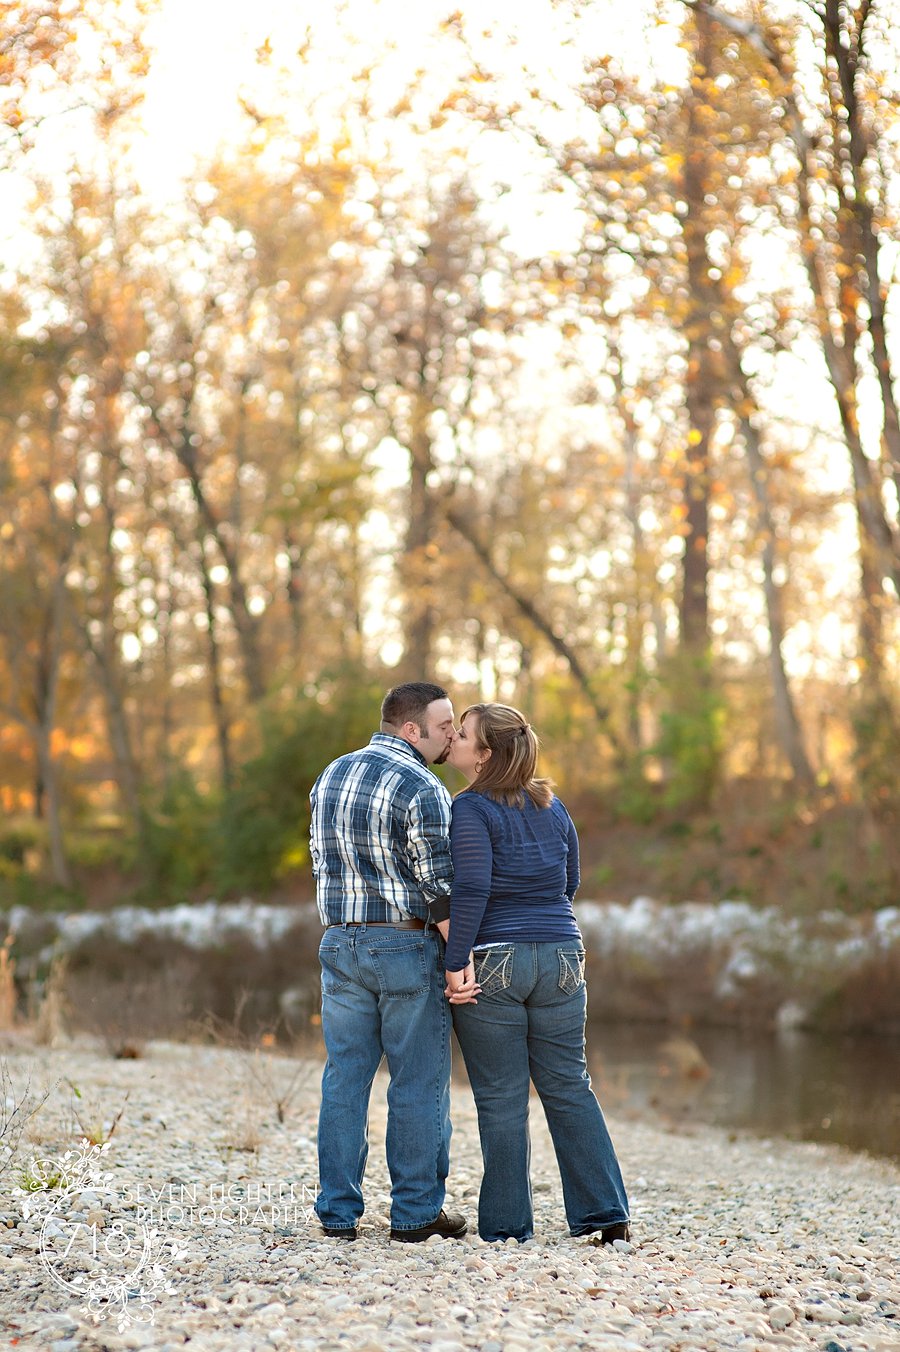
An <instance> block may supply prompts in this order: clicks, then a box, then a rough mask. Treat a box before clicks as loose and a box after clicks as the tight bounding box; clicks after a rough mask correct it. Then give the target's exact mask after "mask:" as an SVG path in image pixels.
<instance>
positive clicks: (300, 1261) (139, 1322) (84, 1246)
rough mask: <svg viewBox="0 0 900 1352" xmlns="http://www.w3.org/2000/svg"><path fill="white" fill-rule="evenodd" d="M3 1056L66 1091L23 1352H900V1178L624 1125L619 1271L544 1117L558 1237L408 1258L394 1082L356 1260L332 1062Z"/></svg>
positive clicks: (33, 1203)
mask: <svg viewBox="0 0 900 1352" xmlns="http://www.w3.org/2000/svg"><path fill="white" fill-rule="evenodd" d="M0 1055H2V1056H3V1057H4V1058H5V1059H6V1061H7V1064H8V1066H9V1069H10V1072H11V1075H12V1082H13V1087H14V1090H15V1093H16V1094H19V1095H20V1094H21V1091H22V1087H23V1085H24V1082H25V1078H26V1076H27V1073H28V1070H29V1067H30V1068H31V1084H32V1090H34V1089H36V1088H39V1087H41V1086H45V1087H48V1088H50V1089H51V1092H50V1095H49V1097H48V1099H47V1101H46V1102H45V1103H44V1105H43V1106H42V1107H41V1109H40V1110H39V1111H38V1112H37V1114H36V1115H35V1116H34V1118H32V1120H31V1123H30V1136H31V1137H32V1138H36V1139H28V1137H27V1136H26V1137H23V1139H22V1142H21V1144H20V1148H19V1151H18V1154H17V1157H16V1160H14V1161H13V1162H12V1163H11V1164H10V1165H9V1166H7V1168H6V1169H5V1171H4V1172H3V1174H2V1175H0V1214H2V1216H3V1218H4V1220H5V1225H6V1229H5V1230H2V1229H0V1278H2V1280H0V1346H2V1347H4V1348H5V1347H13V1346H14V1347H15V1348H16V1349H17V1352H20V1350H21V1349H27V1350H28V1352H31V1349H35V1350H37V1349H40V1350H41V1352H81V1350H82V1349H84V1350H85V1352H101V1349H104V1348H106V1349H118V1348H151V1347H152V1348H154V1349H166V1352H172V1349H175V1348H181V1347H183V1346H185V1345H186V1344H189V1345H190V1348H191V1349H192V1352H218V1349H241V1350H244V1349H246V1352H251V1350H252V1349H260V1350H262V1349H269V1348H273V1347H275V1346H281V1347H284V1348H285V1349H294V1348H299V1349H304V1352H305V1350H306V1349H309V1350H310V1352H312V1350H313V1349H315V1350H316V1352H332V1349H334V1350H335V1352H336V1350H337V1349H343V1348H350V1347H352V1348H353V1349H354V1352H376V1349H377V1350H378V1352H382V1349H384V1350H385V1352H411V1349H414V1348H416V1349H417V1348H425V1349H429V1352H464V1350H465V1352H469V1349H480V1350H481V1352H526V1349H527V1352H551V1349H552V1352H568V1349H588V1348H590V1349H592V1352H613V1349H615V1352H635V1349H638V1348H641V1349H659V1350H660V1352H663V1350H666V1352H675V1350H676V1349H677V1350H678V1352H700V1349H709V1348H721V1349H726V1348H727V1349H730V1348H735V1349H742V1350H743V1349H747V1350H750V1349H775V1348H815V1349H820V1350H821V1352H837V1350H838V1349H845V1350H846V1352H900V1276H898V1256H900V1220H898V1217H900V1171H898V1170H897V1169H896V1168H894V1167H892V1166H891V1165H890V1164H887V1163H884V1162H878V1161H874V1160H871V1159H869V1158H867V1157H865V1156H861V1155H852V1154H849V1153H846V1152H842V1151H840V1150H837V1149H835V1148H833V1147H823V1146H816V1145H798V1144H788V1143H786V1142H783V1141H765V1140H764V1141H759V1140H753V1139H747V1138H735V1137H733V1136H729V1135H727V1134H725V1133H723V1132H719V1131H716V1130H713V1129H709V1128H703V1129H696V1130H692V1129H687V1130H686V1129H684V1128H682V1129H680V1130H679V1132H678V1133H677V1134H676V1133H673V1132H669V1131H666V1130H663V1129H661V1128H660V1127H659V1126H656V1125H652V1124H650V1123H648V1122H645V1121H630V1120H629V1121H626V1120H624V1119H616V1118H615V1117H614V1116H611V1117H610V1125H611V1129H612V1132H613V1136H614V1139H615V1140H616V1143H617V1146H618V1149H619V1153H620V1155H621V1158H622V1162H623V1169H624V1172H625V1176H626V1181H627V1182H628V1184H629V1189H630V1193H631V1200H632V1211H633V1217H634V1242H633V1244H632V1245H630V1246H619V1247H617V1248H615V1249H598V1248H596V1247H594V1246H592V1245H591V1244H589V1243H588V1242H586V1241H584V1240H576V1239H572V1238H571V1237H569V1235H568V1233H567V1231H566V1229H565V1222H564V1216H563V1210H562V1202H561V1196H560V1187H559V1178H558V1175H557V1173H556V1169H555V1164H554V1161H553V1154H552V1148H551V1146H550V1142H549V1138H548V1136H547V1133H546V1129H545V1126H544V1123H543V1118H542V1115H541V1113H540V1107H539V1104H538V1103H537V1102H535V1104H534V1107H533V1115H532V1122H533V1179H534V1185H535V1209H536V1221H537V1238H536V1239H535V1240H534V1241H532V1242H531V1243H530V1244H527V1245H524V1246H518V1245H515V1244H512V1243H510V1244H509V1245H506V1246H500V1247H494V1246H487V1245H484V1244H482V1243H481V1242H480V1241H479V1240H478V1239H477V1238H476V1237H474V1236H472V1235H470V1236H469V1237H468V1238H467V1239H466V1240H465V1241H462V1242H452V1241H438V1240H433V1241H430V1242H429V1244H427V1245H422V1246H417V1247H412V1246H405V1245H399V1244H393V1243H391V1241H390V1240H389V1239H388V1233H387V1225H388V1221H387V1207H388V1201H389V1197H388V1186H389V1185H388V1179H387V1174H386V1169H385V1165H384V1149H383V1140H384V1107H383V1105H384V1085H383V1082H382V1080H381V1078H380V1077H379V1079H378V1080H377V1081H376V1086H375V1092H374V1096H373V1112H372V1151H371V1154H370V1158H369V1168H368V1176H367V1199H368V1209H367V1212H366V1216H365V1217H364V1220H363V1225H362V1229H361V1234H360V1239H359V1241H358V1242H357V1243H356V1244H349V1245H348V1244H344V1243H342V1242H340V1241H335V1240H326V1239H324V1238H323V1237H322V1235H321V1232H320V1230H319V1229H318V1226H317V1224H316V1223H315V1219H314V1218H313V1217H312V1216H311V1213H310V1204H311V1200H312V1196H313V1192H314V1187H315V1178H316V1156H315V1140H314V1138H315V1119H316V1111H317V1103H318V1077H319V1065H318V1064H317V1063H316V1062H313V1061H297V1060H293V1059H290V1058H287V1057H281V1056H278V1055H274V1054H272V1053H270V1052H268V1051H265V1050H261V1051H259V1052H254V1053H250V1052H240V1051H233V1050H228V1049H225V1048H221V1047H205V1046H199V1045H187V1044H184V1045H182V1044H177V1043H162V1042H160V1043H151V1044H149V1046H148V1047H147V1049H146V1052H145V1055H144V1056H143V1057H142V1058H141V1059H138V1060H130V1061H129V1060H122V1061H114V1060H112V1059H110V1058H109V1057H108V1056H106V1055H104V1054H103V1053H102V1051H101V1050H100V1049H99V1047H98V1046H95V1045H94V1044H93V1043H91V1042H89V1041H88V1040H86V1039H78V1040H76V1041H74V1042H73V1043H70V1044H68V1045H66V1046H64V1047H60V1048H57V1049H53V1050H50V1049H47V1048H38V1047H34V1046H31V1045H30V1044H29V1043H28V1041H27V1039H26V1038H25V1037H24V1036H18V1037H17V1038H12V1037H11V1036H10V1037H8V1038H7V1040H6V1043H5V1045H4V1046H2V1047H0ZM7 1110H8V1109H7ZM120 1112H121V1115H120V1116H119V1114H120ZM117 1116H118V1120H117V1121H116V1118H117ZM280 1119H281V1120H280ZM114 1123H115V1125H113V1124H114ZM454 1124H455V1133H454V1138H453V1150H452V1157H453V1166H452V1176H451V1193H450V1197H451V1201H452V1204H453V1205H454V1206H457V1207H459V1208H460V1209H462V1210H464V1211H465V1212H466V1213H467V1214H468V1216H469V1218H470V1221H471V1222H472V1223H473V1225H474V1220H475V1213H476V1198H477V1189H478V1181H479V1177H480V1158H479V1151H478V1137H477V1130H476V1126H475V1116H474V1108H473V1104H472V1101H471V1097H470V1095H469V1093H468V1090H467V1088H466V1087H464V1086H463V1087H456V1086H455V1087H454ZM110 1129H112V1136H111V1140H110V1141H109V1144H108V1145H107V1147H106V1148H105V1149H103V1150H102V1151H99V1152H97V1151H94V1152H90V1151H88V1152H84V1151H82V1152H81V1154H79V1153H78V1151H77V1149H76V1153H75V1154H74V1155H72V1156H70V1157H69V1158H68V1159H65V1156H64V1152H65V1151H66V1150H67V1149H73V1148H74V1147H75V1145H76V1142H77V1139H78V1137H79V1135H80V1134H82V1132H83V1131H85V1130H86V1131H88V1132H90V1133H92V1134H95V1135H97V1136H98V1137H100V1136H104V1135H108V1134H109V1132H110ZM32 1156H39V1157H42V1158H43V1160H44V1163H41V1162H40V1160H38V1161H36V1162H34V1163H29V1161H30V1160H31V1159H32ZM23 1184H24V1185H26V1187H30V1188H32V1189H34V1190H33V1191H31V1192H25V1191H22V1186H23ZM67 1188H68V1190H67ZM13 1189H17V1190H18V1191H17V1192H14V1191H13ZM23 1208H24V1209H25V1210H27V1212H28V1214H27V1216H25V1215H23ZM154 1231H155V1233H154ZM67 1246H68V1247H67ZM79 1279H80V1280H79ZM67 1283H68V1285H67ZM79 1291H83V1292H84V1295H79V1294H78V1292H79ZM117 1293H118V1294H119V1295H123V1293H124V1296H125V1297H127V1299H124V1300H123V1302H122V1303H121V1304H120V1305H119V1306H116V1305H115V1304H114V1303H113V1304H108V1303H105V1301H104V1296H110V1295H112V1296H115V1295H116V1294H117ZM142 1295H143V1298H144V1304H143V1306H142V1304H141V1296H142ZM91 1298H93V1299H94V1302H95V1314H96V1319H95V1318H94V1317H92V1315H91V1314H90V1312H88V1313H85V1311H86V1310H87V1311H89V1310H90V1301H91ZM151 1316H152V1322H150V1318H151Z"/></svg>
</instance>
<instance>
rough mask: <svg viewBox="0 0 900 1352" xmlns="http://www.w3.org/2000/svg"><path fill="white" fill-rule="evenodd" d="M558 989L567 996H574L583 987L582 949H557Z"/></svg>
mask: <svg viewBox="0 0 900 1352" xmlns="http://www.w3.org/2000/svg"><path fill="white" fill-rule="evenodd" d="M556 952H557V956H558V958H559V988H560V990H563V991H565V992H566V994H567V995H574V994H575V992H576V991H577V990H578V988H579V987H580V986H583V985H584V949H583V948H558V949H557V950H556Z"/></svg>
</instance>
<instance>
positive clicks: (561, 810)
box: [548, 794, 572, 825]
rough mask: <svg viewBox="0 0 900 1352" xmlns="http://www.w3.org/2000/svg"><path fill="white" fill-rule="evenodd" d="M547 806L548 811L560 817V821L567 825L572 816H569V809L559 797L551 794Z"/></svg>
mask: <svg viewBox="0 0 900 1352" xmlns="http://www.w3.org/2000/svg"><path fill="white" fill-rule="evenodd" d="M548 806H549V809H550V811H551V812H553V813H554V814H555V815H556V816H557V817H558V818H559V819H560V821H564V822H565V823H566V824H567V825H568V823H569V822H570V821H571V820H572V818H571V817H570V816H569V809H568V808H567V807H566V805H565V803H564V802H563V800H562V799H561V798H558V797H557V796H556V794H554V795H553V797H552V798H551V800H550V803H549V804H548Z"/></svg>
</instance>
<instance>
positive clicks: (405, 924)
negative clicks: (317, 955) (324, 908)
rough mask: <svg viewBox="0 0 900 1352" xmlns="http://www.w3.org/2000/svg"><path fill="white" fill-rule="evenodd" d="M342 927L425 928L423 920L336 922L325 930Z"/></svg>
mask: <svg viewBox="0 0 900 1352" xmlns="http://www.w3.org/2000/svg"><path fill="white" fill-rule="evenodd" d="M344 925H347V926H348V927H350V928H353V929H355V928H357V926H359V925H365V926H366V928H367V929H372V928H375V929H402V930H423V929H425V927H426V926H425V921H424V920H336V921H335V923H334V924H333V925H328V926H327V928H328V929H343V927H344Z"/></svg>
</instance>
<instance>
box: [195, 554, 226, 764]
mask: <svg viewBox="0 0 900 1352" xmlns="http://www.w3.org/2000/svg"><path fill="white" fill-rule="evenodd" d="M204 545H205V541H204V540H201V541H200V548H199V558H200V576H201V578H202V580H203V596H204V600H205V603H206V634H207V640H208V643H209V683H210V699H211V701H212V708H213V719H214V721H215V725H216V741H217V742H218V746H219V768H220V770H221V774H222V785H223V787H224V788H225V789H230V788H231V784H232V778H233V776H232V764H231V726H230V723H229V720H228V710H227V708H226V706H225V694H224V687H223V681H222V658H221V653H220V650H219V640H218V636H217V634H216V597H215V588H214V586H213V581H212V578H211V577H210V575H209V568H208V567H207V563H206V550H205V548H204Z"/></svg>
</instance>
